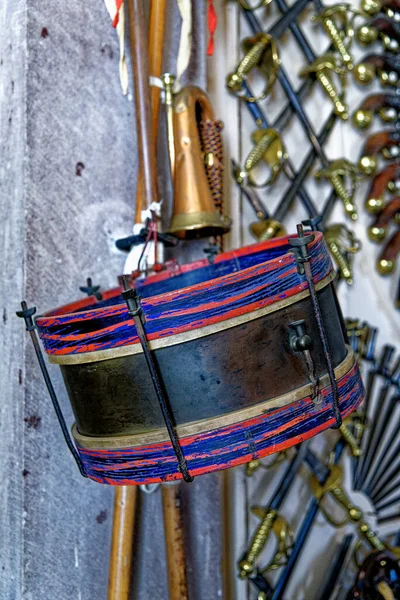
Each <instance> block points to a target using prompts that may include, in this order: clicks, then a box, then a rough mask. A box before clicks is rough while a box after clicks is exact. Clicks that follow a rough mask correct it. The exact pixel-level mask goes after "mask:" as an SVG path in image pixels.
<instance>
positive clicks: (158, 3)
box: [135, 0, 166, 223]
mask: <svg viewBox="0 0 400 600" xmlns="http://www.w3.org/2000/svg"><path fill="white" fill-rule="evenodd" d="M165 9H166V0H151V4H150V22H149V40H148V66H149V70H148V72H149V74H150V75H152V76H154V77H160V76H161V72H162V61H163V46H164V32H165ZM150 106H151V130H152V138H153V146H154V147H153V153H154V157H155V160H157V132H158V120H159V113H160V89H159V88H157V87H155V86H152V87H150ZM143 186H144V173H143V168H142V165H141V164H139V172H138V182H137V190H136V215H135V223H141V222H142V216H141V213H142V208H143V201H142V198H143Z"/></svg>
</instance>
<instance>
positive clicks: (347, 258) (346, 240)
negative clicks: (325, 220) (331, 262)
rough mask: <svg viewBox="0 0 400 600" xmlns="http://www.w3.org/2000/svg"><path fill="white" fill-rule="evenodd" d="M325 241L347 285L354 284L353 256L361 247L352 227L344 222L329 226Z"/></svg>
mask: <svg viewBox="0 0 400 600" xmlns="http://www.w3.org/2000/svg"><path fill="white" fill-rule="evenodd" d="M324 237H325V241H326V243H327V244H328V248H329V250H330V251H331V254H332V256H333V258H334V259H335V262H336V265H337V267H338V269H339V274H340V277H341V278H342V279H344V280H345V282H346V283H347V285H352V284H353V268H352V266H353V265H352V262H353V261H352V256H353V255H354V254H355V253H356V252H358V251H359V250H360V248H361V242H360V240H358V239H357V238H356V236H355V234H354V232H353V231H351V229H349V228H348V227H347V226H346V225H345V224H344V223H335V224H334V225H330V226H329V227H327V229H326V230H325V233H324Z"/></svg>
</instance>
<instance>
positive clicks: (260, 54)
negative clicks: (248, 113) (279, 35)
mask: <svg viewBox="0 0 400 600" xmlns="http://www.w3.org/2000/svg"><path fill="white" fill-rule="evenodd" d="M242 48H243V51H244V52H245V56H244V57H243V58H242V60H241V61H240V63H239V64H238V66H237V67H236V69H235V70H234V71H233V72H232V73H230V74H229V75H228V76H227V78H226V84H227V86H228V89H229V90H230V91H231V92H232V93H233V94H235V95H236V96H238V97H239V98H243V99H244V100H246V102H258V101H260V100H263V99H264V98H266V97H267V96H268V94H269V93H270V91H271V89H272V87H273V85H274V83H275V81H276V76H277V73H278V68H279V65H280V63H281V61H280V58H279V53H278V47H277V45H276V42H275V40H274V39H273V38H272V37H271V36H270V35H269V34H268V33H258V34H257V35H255V36H254V37H250V38H246V39H245V40H243V42H242ZM255 67H258V68H259V69H260V71H261V72H262V73H263V75H264V77H265V79H266V85H265V88H264V91H263V92H262V93H261V94H260V95H259V96H257V97H254V96H248V95H247V94H246V92H245V91H244V90H243V83H244V82H245V81H246V78H247V76H248V74H249V73H250V72H251V71H252V69H254V68H255Z"/></svg>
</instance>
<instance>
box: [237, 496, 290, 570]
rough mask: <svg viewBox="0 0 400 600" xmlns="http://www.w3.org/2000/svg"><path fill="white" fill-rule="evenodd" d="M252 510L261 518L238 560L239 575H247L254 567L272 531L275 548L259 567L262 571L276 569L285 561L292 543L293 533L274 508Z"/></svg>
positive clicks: (255, 508)
mask: <svg viewBox="0 0 400 600" xmlns="http://www.w3.org/2000/svg"><path fill="white" fill-rule="evenodd" d="M252 512H253V513H254V514H255V515H256V516H257V517H259V518H260V519H261V523H260V525H259V526H258V528H257V530H256V532H255V534H254V535H253V538H252V540H251V542H250V546H249V548H248V549H247V551H246V553H245V554H244V556H243V558H242V559H241V560H240V561H239V563H238V567H239V577H240V578H241V579H244V578H245V577H249V576H250V575H251V574H252V573H253V571H254V568H255V563H256V560H257V558H258V557H259V556H260V554H261V552H262V551H263V549H264V547H265V545H266V543H267V541H268V539H269V536H270V534H271V533H274V535H275V537H276V540H277V548H276V551H275V553H274V556H273V557H272V559H271V561H270V562H269V563H268V564H267V565H266V566H265V567H263V568H262V569H261V571H262V572H266V571H270V570H272V569H278V568H279V567H281V566H283V565H285V564H286V563H287V559H288V557H289V551H290V548H291V547H292V545H293V533H292V531H291V529H290V527H289V525H288V523H287V521H286V519H284V518H283V517H282V516H281V515H280V514H279V513H278V512H277V511H276V510H273V509H270V508H262V507H254V508H252Z"/></svg>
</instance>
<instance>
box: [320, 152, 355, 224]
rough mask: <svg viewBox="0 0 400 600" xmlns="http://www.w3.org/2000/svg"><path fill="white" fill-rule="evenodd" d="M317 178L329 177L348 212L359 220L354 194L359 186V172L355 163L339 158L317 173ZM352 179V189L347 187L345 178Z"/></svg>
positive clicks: (351, 216)
mask: <svg viewBox="0 0 400 600" xmlns="http://www.w3.org/2000/svg"><path fill="white" fill-rule="evenodd" d="M315 177H316V178H317V179H323V178H326V179H329V180H330V182H331V184H332V186H333V188H334V190H335V192H336V194H337V195H338V197H339V198H340V199H341V201H342V202H343V205H344V209H345V211H346V214H347V215H348V216H349V217H350V219H352V221H356V220H357V217H358V215H357V209H356V206H355V204H354V202H353V198H354V194H355V192H356V190H357V187H358V177H359V173H358V170H357V168H356V167H355V165H353V164H352V163H351V162H350V161H348V160H346V159H345V158H339V159H337V160H334V161H333V162H331V164H330V165H329V166H328V167H326V168H324V169H321V170H320V171H317V173H315ZM346 179H347V180H349V181H350V191H348V190H347V189H346V187H345V180H346Z"/></svg>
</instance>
